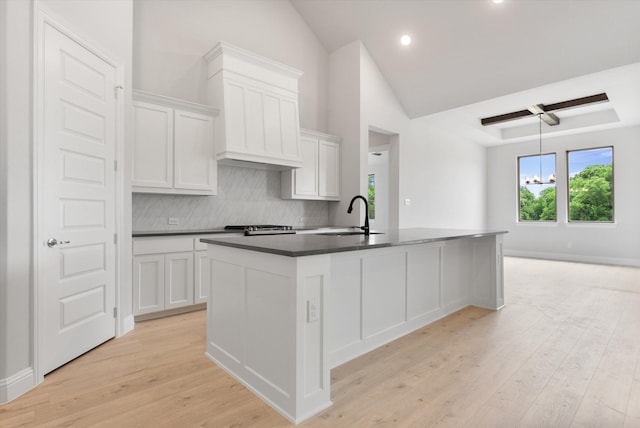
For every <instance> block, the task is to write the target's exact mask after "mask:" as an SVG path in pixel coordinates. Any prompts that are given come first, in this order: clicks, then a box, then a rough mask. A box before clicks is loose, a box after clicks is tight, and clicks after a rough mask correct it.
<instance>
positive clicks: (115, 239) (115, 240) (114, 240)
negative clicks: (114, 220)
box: [113, 233, 118, 244]
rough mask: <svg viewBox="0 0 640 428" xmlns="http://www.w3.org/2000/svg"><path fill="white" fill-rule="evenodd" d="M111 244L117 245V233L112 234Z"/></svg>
mask: <svg viewBox="0 0 640 428" xmlns="http://www.w3.org/2000/svg"><path fill="white" fill-rule="evenodd" d="M113 243H114V244H117V243H118V234H117V233H114V234H113Z"/></svg>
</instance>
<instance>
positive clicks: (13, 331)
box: [0, 0, 133, 402]
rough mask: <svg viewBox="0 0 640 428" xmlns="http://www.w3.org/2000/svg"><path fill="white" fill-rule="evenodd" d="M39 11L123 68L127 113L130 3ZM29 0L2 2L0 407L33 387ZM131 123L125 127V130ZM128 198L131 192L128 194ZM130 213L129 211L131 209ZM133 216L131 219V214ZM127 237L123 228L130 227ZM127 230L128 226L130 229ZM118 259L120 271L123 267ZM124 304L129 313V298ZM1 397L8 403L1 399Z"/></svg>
mask: <svg viewBox="0 0 640 428" xmlns="http://www.w3.org/2000/svg"><path fill="white" fill-rule="evenodd" d="M38 4H40V5H42V6H43V7H45V8H47V9H48V10H50V11H51V12H52V13H53V14H54V15H55V16H57V17H59V18H61V19H62V20H63V21H64V22H66V23H67V24H68V25H69V27H70V28H71V29H72V30H73V31H74V32H75V33H76V34H78V35H79V36H81V37H82V38H83V39H85V40H86V41H88V42H89V43H90V44H92V45H95V46H96V47H98V48H100V49H102V50H103V51H104V52H105V53H106V54H107V55H109V56H111V57H112V58H114V59H117V60H119V61H120V62H122V63H123V64H124V66H125V69H126V71H127V74H126V76H125V80H126V87H125V96H126V97H127V99H128V100H127V105H128V106H129V107H130V93H131V38H132V28H131V23H132V11H133V8H132V0H111V1H109V2H106V1H100V0H41V1H40V2H39V3H38ZM33 7H34V4H33V2H32V1H28V0H5V1H3V6H2V9H0V10H3V12H4V13H3V22H2V24H3V25H2V26H1V27H0V31H2V32H3V39H4V40H5V43H4V49H3V51H4V54H3V56H4V58H2V64H3V67H4V66H5V65H6V68H5V69H4V70H3V73H4V76H1V77H2V80H3V81H4V84H5V91H4V93H0V97H1V98H0V105H2V106H3V107H4V108H2V113H0V114H2V115H3V116H4V117H3V122H4V123H5V124H6V129H4V130H3V131H2V132H1V133H0V146H1V147H2V149H1V150H0V153H4V154H5V158H4V159H3V160H2V164H3V166H4V165H6V168H3V169H2V172H0V177H1V178H0V189H4V191H0V198H1V199H0V207H2V208H1V209H0V220H2V222H3V226H2V229H3V230H2V231H3V232H5V231H6V233H3V234H2V235H1V236H0V248H2V249H3V250H4V251H3V252H1V253H0V257H1V258H2V262H0V266H4V267H6V269H3V270H2V272H1V274H0V313H1V314H2V322H1V323H0V349H1V350H2V355H1V357H2V358H0V402H3V401H6V400H7V399H12V398H14V397H15V396H16V395H18V394H20V393H22V392H24V391H25V390H26V389H28V387H30V386H32V385H33V384H34V383H35V382H37V381H38V379H35V377H34V375H33V373H32V372H31V368H32V365H33V354H32V352H33V350H32V346H31V343H32V337H33V326H32V325H31V320H32V305H33V303H32V295H33V292H34V289H33V286H34V284H33V279H32V277H31V272H32V267H33V266H32V264H33V260H32V241H33V230H32V221H33V219H32V216H33V207H32V204H31V201H32V197H33V192H32V176H33V165H32V145H33V142H32V135H31V128H32V120H33V119H32V115H31V108H32V105H31V104H32V103H31V99H32V90H31V86H32V81H31V70H32V56H33V49H32V48H33V44H32V43H33V40H32V33H31V31H32V10H33ZM126 129H128V123H125V130H126ZM124 190H125V192H126V189H124ZM122 203H123V206H122V210H123V212H124V213H125V215H124V216H123V218H124V220H125V222H127V221H128V222H130V218H131V208H130V198H129V197H128V194H125V195H124V197H123V198H122ZM127 207H128V208H127ZM127 209H128V216H127V215H126V214H127ZM125 230H126V224H125ZM129 230H130V224H129ZM126 235H127V234H126V233H125V236H122V241H121V242H122V248H124V250H125V252H124V253H123V254H122V255H121V256H122V258H123V259H124V261H125V263H123V264H121V271H120V281H121V282H122V287H123V292H124V295H125V296H129V297H130V296H131V270H130V253H129V254H128V253H127V251H128V249H129V248H130V246H131V245H130V242H131V241H130V239H131V238H130V235H129V236H126ZM123 259H121V260H120V261H121V263H122V261H123ZM128 300H129V302H128V306H127V302H126V301H125V302H121V303H123V305H124V307H125V308H126V307H130V306H131V304H130V298H129V299H128ZM3 394H4V395H3Z"/></svg>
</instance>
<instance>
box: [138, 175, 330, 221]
mask: <svg viewBox="0 0 640 428" xmlns="http://www.w3.org/2000/svg"><path fill="white" fill-rule="evenodd" d="M132 210H133V231H134V232H139V231H165V230H175V229H180V230H191V229H194V230H195V229H216V228H221V227H223V226H225V225H230V224H282V225H293V226H324V225H327V224H329V202H325V201H297V200H285V199H281V198H280V172H278V171H267V170H261V169H252V168H239V167H233V166H227V165H218V194H217V195H216V196H183V195H157V194H140V193H134V194H133V201H132ZM169 217H173V218H177V219H178V220H179V224H178V225H169V223H168V219H169Z"/></svg>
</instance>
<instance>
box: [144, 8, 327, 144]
mask: <svg viewBox="0 0 640 428" xmlns="http://www.w3.org/2000/svg"><path fill="white" fill-rule="evenodd" d="M134 20H135V22H134V37H133V38H134V49H133V55H134V65H135V70H134V76H133V78H134V87H135V88H136V89H140V90H143V91H148V92H154V93H158V94H162V95H167V96H171V97H175V98H180V99H184V100H188V101H193V102H199V103H203V104H205V103H206V74H205V66H204V61H203V60H202V56H203V55H204V54H205V53H207V52H208V51H209V50H210V49H211V48H213V46H214V45H215V44H216V43H217V42H218V41H220V40H223V41H225V42H228V43H231V44H233V45H236V46H238V47H241V48H244V49H247V50H249V51H252V52H255V53H257V54H259V55H263V56H265V57H267V58H270V59H273V60H276V61H280V62H282V63H284V64H287V65H289V66H291V67H294V68H297V69H299V70H302V71H303V72H304V75H303V76H302V78H301V79H300V81H299V94H300V96H299V104H300V123H301V126H302V127H303V128H308V129H313V130H317V131H322V132H327V130H326V128H327V112H326V105H327V104H326V103H327V101H326V100H327V73H328V59H329V55H328V53H327V52H326V50H325V49H324V47H323V46H322V45H321V44H320V42H319V40H318V38H317V37H316V36H315V34H314V33H313V32H312V31H311V30H310V28H309V27H308V25H307V24H306V22H305V21H304V20H303V19H302V17H301V16H300V15H299V14H298V12H297V11H296V10H295V9H294V7H293V6H292V5H291V3H290V2H289V1H288V0H268V1H264V0H243V1H237V0H215V1H201V0H180V1H157V0H140V1H135V2H134Z"/></svg>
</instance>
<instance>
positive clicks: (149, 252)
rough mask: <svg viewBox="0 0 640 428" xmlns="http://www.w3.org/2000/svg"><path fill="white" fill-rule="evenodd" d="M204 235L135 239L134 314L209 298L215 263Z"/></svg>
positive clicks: (201, 301)
mask: <svg viewBox="0 0 640 428" xmlns="http://www.w3.org/2000/svg"><path fill="white" fill-rule="evenodd" d="M209 236H210V235H209ZM215 236H216V237H224V236H239V235H238V234H216V235H215ZM203 237H204V236H203V235H179V236H158V237H138V238H134V239H133V314H134V315H143V314H149V313H152V312H160V311H167V310H171V309H176V308H183V307H186V306H191V305H194V304H198V303H206V302H207V295H208V291H209V289H210V287H211V279H212V270H211V268H212V266H211V260H210V258H209V255H208V253H207V245H206V244H203V243H201V242H200V239H201V238H203Z"/></svg>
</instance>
